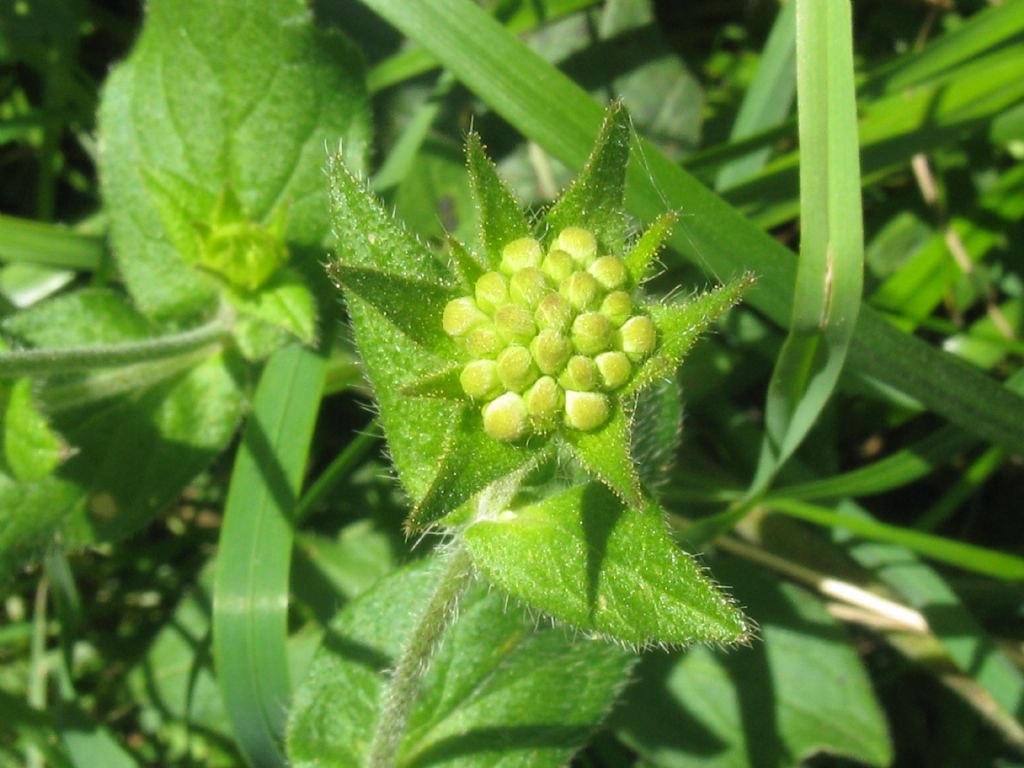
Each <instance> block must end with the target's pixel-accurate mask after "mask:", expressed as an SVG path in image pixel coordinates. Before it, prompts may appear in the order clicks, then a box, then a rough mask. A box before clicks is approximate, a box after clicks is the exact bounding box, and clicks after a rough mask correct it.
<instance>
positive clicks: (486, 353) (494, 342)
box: [466, 323, 505, 359]
mask: <svg viewBox="0 0 1024 768" xmlns="http://www.w3.org/2000/svg"><path fill="white" fill-rule="evenodd" d="M504 348H505V341H504V339H502V338H501V336H499V335H498V330H497V329H496V328H495V327H494V326H493V325H491V324H490V323H487V324H485V325H478V326H477V327H476V328H474V329H473V330H472V331H470V332H469V333H467V334H466V349H467V351H468V352H469V354H471V355H472V356H473V357H476V358H481V357H487V358H491V359H493V358H495V357H497V355H498V353H499V352H501V350H503V349H504Z"/></svg>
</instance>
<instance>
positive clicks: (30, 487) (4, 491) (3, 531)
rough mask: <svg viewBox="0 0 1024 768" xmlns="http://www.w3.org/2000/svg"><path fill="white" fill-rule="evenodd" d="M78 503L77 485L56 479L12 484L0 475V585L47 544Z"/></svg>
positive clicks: (80, 495) (48, 478)
mask: <svg viewBox="0 0 1024 768" xmlns="http://www.w3.org/2000/svg"><path fill="white" fill-rule="evenodd" d="M82 503H83V499H82V494H81V490H80V489H79V488H78V486H77V485H76V484H75V483H73V482H70V481H68V480H64V479H62V478H60V477H57V476H54V475H50V476H49V477H44V478H42V479H41V480H36V481H32V482H16V481H15V480H13V479H11V478H10V477H8V476H7V475H5V474H3V473H0V584H3V583H4V582H6V581H7V580H8V579H10V577H11V576H13V575H14V574H15V572H16V571H17V569H18V568H19V567H21V565H22V564H24V563H26V562H28V561H29V560H31V559H33V558H35V557H37V556H39V555H40V554H41V553H42V552H43V551H44V550H45V549H46V548H47V547H48V546H49V545H51V544H52V543H53V541H54V536H55V533H56V532H57V531H59V530H60V528H61V526H62V525H63V524H64V522H65V520H66V519H67V517H68V515H69V514H70V513H71V512H72V511H73V510H75V509H76V508H77V507H79V506H81V505H82Z"/></svg>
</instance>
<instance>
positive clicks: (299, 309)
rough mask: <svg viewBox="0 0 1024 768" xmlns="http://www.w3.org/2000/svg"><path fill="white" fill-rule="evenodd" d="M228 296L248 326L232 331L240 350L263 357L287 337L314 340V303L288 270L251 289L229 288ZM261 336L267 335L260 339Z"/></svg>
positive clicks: (304, 340)
mask: <svg viewBox="0 0 1024 768" xmlns="http://www.w3.org/2000/svg"><path fill="white" fill-rule="evenodd" d="M225 295H226V297H227V300H228V301H229V302H230V303H231V305H232V306H233V307H234V308H235V310H236V311H237V312H238V315H239V321H238V322H239V325H241V324H242V322H243V321H244V322H245V323H246V324H247V326H248V328H246V327H237V328H236V329H235V331H234V335H235V339H236V341H237V342H238V346H239V348H240V349H241V350H242V353H243V354H244V355H245V356H246V357H247V358H249V359H262V358H265V357H266V356H267V355H269V354H270V353H271V352H273V351H274V350H276V349H278V348H279V347H281V346H283V342H285V341H287V340H288V339H298V340H299V341H301V342H303V343H304V344H312V343H313V342H314V341H315V340H316V304H315V301H314V299H313V294H312V293H310V290H309V288H307V287H306V285H305V283H303V282H302V280H301V279H300V278H299V276H298V275H296V274H295V273H293V272H292V271H291V270H288V269H282V270H278V272H277V274H276V275H274V277H272V278H271V279H270V282H268V283H266V284H264V285H262V286H260V287H259V288H257V289H256V290H254V291H237V290H228V291H227V292H226V294H225ZM260 337H269V340H268V342H269V343H268V342H261V340H260Z"/></svg>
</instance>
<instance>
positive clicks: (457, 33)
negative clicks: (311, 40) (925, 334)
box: [362, 0, 1024, 452]
mask: <svg viewBox="0 0 1024 768" xmlns="http://www.w3.org/2000/svg"><path fill="white" fill-rule="evenodd" d="M362 2H363V3H364V4H365V5H367V6H369V7H370V8H372V9H373V10H374V11H376V12H377V13H379V14H380V15H381V16H383V17H384V18H385V19H386V20H388V21H389V22H391V23H392V24H394V25H395V26H396V27H398V28H399V29H400V30H401V31H403V32H404V33H406V34H407V35H408V36H409V37H411V38H412V39H414V40H416V41H417V42H419V43H420V44H421V45H423V46H424V48H426V49H428V50H430V51H431V53H433V54H434V55H435V56H436V57H437V58H438V59H439V60H440V61H441V62H442V63H443V64H444V65H445V66H446V67H448V68H449V69H450V70H451V71H452V72H453V73H454V75H455V76H456V77H457V78H458V79H459V80H460V81H461V82H462V83H463V84H465V85H466V86H467V87H468V88H470V89H471V90H472V91H474V92H475V93H477V94H478V95H479V96H480V97H481V98H483V99H484V100H485V101H486V102H487V104H488V105H489V106H491V107H492V108H493V109H494V110H495V111H496V112H497V113H499V114H500V115H501V116H502V117H504V118H505V119H506V120H507V121H509V122H510V123H511V124H512V125H513V126H515V127H516V128H517V129H518V130H520V131H521V132H522V133H523V134H524V135H526V136H527V137H528V138H529V139H531V140H532V141H535V142H536V143H538V144H539V145H540V146H542V147H543V148H544V149H545V150H546V151H548V152H550V153H551V154H552V155H554V156H555V157H557V158H558V159H559V160H561V161H562V162H564V163H566V164H567V165H568V166H570V167H572V168H580V167H581V166H582V165H583V163H584V161H585V160H586V158H587V153H588V150H589V148H590V147H591V146H592V143H593V138H594V136H595V135H596V134H597V131H598V127H599V126H600V124H601V120H602V115H603V110H602V108H601V107H600V106H599V105H598V104H597V102H595V101H594V100H593V99H591V98H590V97H589V96H588V95H587V94H586V93H585V92H584V91H583V90H582V89H581V88H579V86H577V85H576V84H574V83H573V82H572V81H571V80H569V79H568V78H567V77H566V76H565V75H563V74H562V73H560V72H559V71H558V70H556V69H555V68H554V67H552V66H551V65H550V64H547V63H546V62H544V61H543V60H541V59H540V58H539V57H538V56H536V55H535V54H534V53H533V52H531V51H530V50H529V49H528V48H527V47H526V46H524V45H523V44H522V43H520V42H519V41H518V40H517V39H516V38H515V37H514V36H512V35H511V34H509V33H508V32H507V31H506V30H504V29H502V28H501V26H500V25H499V24H497V23H496V22H495V21H494V20H493V19H490V18H489V17H488V16H487V14H486V13H485V12H483V11H482V10H481V9H480V8H478V7H477V6H475V5H474V4H473V3H471V2H467V0H422V2H418V3H404V2H399V0H362ZM509 61H514V62H516V66H515V67H509V66H507V63H508V62H509ZM627 190H628V195H627V203H628V205H629V206H630V208H631V210H632V212H633V213H635V214H636V215H638V216H639V217H640V218H642V219H644V220H653V219H654V218H655V217H656V216H658V215H659V214H661V213H663V212H664V211H665V209H666V208H667V207H674V208H678V209H680V210H684V211H686V213H687V218H686V220H685V225H686V226H685V227H680V228H679V230H678V231H677V232H676V233H675V235H674V236H673V237H672V239H671V240H670V243H671V245H672V247H673V248H674V249H675V250H677V251H678V252H679V253H680V254H682V255H683V256H685V257H686V258H687V259H689V260H691V261H693V262H695V263H697V264H700V265H701V266H703V267H704V268H705V269H706V270H708V271H710V272H712V273H714V274H718V275H725V276H729V275H735V274H739V273H741V272H744V271H747V270H750V271H753V272H755V273H756V274H757V275H758V287H757V289H756V290H753V291H751V292H750V294H749V296H748V301H749V302H750V304H751V305H753V306H754V307H756V308H757V309H758V310H760V311H761V312H763V313H764V314H765V315H767V316H768V317H770V318H771V319H772V320H773V321H774V322H776V323H777V324H779V325H788V319H789V318H788V316H789V314H790V312H791V302H792V292H793V284H794V275H795V270H794V261H793V258H792V253H791V252H790V251H789V250H788V249H786V248H785V247H784V246H783V245H781V244H780V243H778V242H776V241H774V240H773V239H772V238H771V237H770V236H768V235H767V234H765V233H764V232H762V231H760V230H759V229H758V228H757V227H756V226H755V225H753V224H752V223H751V222H750V221H748V220H746V219H745V218H744V217H743V216H741V215H740V214H739V213H737V212H736V210H735V209H733V208H732V207H730V206H729V205H728V204H726V203H725V202H724V201H723V200H721V198H719V197H717V196H715V195H714V194H712V193H710V192H709V191H708V190H707V189H706V188H705V187H703V186H702V185H701V184H700V182H698V181H697V180H696V179H695V178H693V177H692V176H691V175H689V174H688V173H686V172H685V171H683V170H682V169H681V168H679V167H678V166H677V165H675V164H674V163H672V162H671V161H670V160H669V159H668V158H666V157H665V156H664V155H662V154H661V153H660V152H658V151H657V150H656V149H655V148H653V147H652V146H651V145H649V144H648V143H646V142H643V141H639V142H637V143H636V144H635V145H634V154H633V162H632V163H631V165H630V168H629V171H628V175H627ZM849 360H850V363H851V364H852V365H855V366H856V367H857V369H858V370H859V371H860V372H862V373H866V374H868V375H870V376H872V377H874V378H876V379H878V380H879V381H881V382H883V383H885V384H888V385H890V386H892V387H894V388H896V389H898V390H899V391H901V392H903V393H905V394H907V395H909V396H911V397H913V398H914V399H916V400H918V401H919V402H921V403H922V404H924V405H925V406H926V407H928V408H930V409H932V410H934V411H935V412H936V413H939V414H941V415H943V416H944V417H946V418H947V419H949V420H950V421H952V422H953V423H955V424H957V425H959V426H960V427H962V428H963V429H965V430H967V431H969V432H972V433H973V434H976V435H979V436H981V437H983V438H984V439H986V440H988V441H991V442H994V443H997V444H1000V445H1003V446H1004V447H1006V448H1009V449H1010V450H1012V451H1017V452H1020V451H1024V398H1022V397H1020V396H1017V395H1015V394H1013V393H1011V392H1009V391H1007V390H1005V389H1003V388H1001V387H1000V386H999V384H998V383H997V382H995V381H993V380H992V379H991V378H989V377H988V376H986V375H984V374H982V373H980V372H978V371H976V370H973V369H972V368H970V367H969V366H967V365H963V364H960V363H958V362H957V361H956V360H954V359H953V358H952V357H951V356H950V355H948V354H945V353H943V352H941V351H939V350H936V349H933V348H932V347H930V346H928V345H927V344H926V343H924V342H922V341H920V340H918V339H915V338H913V337H911V336H908V335H907V334H905V333H902V332H900V331H899V330H897V329H896V328H893V327H892V326H891V325H890V324H889V323H888V322H887V321H886V320H884V319H883V318H882V317H881V316H880V315H879V314H878V313H877V312H873V311H870V310H869V309H868V308H867V307H864V308H862V309H861V312H860V317H859V320H858V327H857V331H856V334H855V336H854V339H853V342H852V344H851V347H850V352H849ZM940 381H941V382H942V383H941V386H940V385H939V384H938V382H940Z"/></svg>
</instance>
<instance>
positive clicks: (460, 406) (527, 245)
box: [293, 105, 750, 766]
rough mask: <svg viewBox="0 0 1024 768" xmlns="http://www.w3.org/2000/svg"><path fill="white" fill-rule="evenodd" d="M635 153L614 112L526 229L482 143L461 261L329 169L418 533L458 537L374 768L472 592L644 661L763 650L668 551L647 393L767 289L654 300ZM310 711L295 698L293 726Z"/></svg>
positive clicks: (375, 748) (343, 276)
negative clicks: (725, 315) (627, 191)
mask: <svg viewBox="0 0 1024 768" xmlns="http://www.w3.org/2000/svg"><path fill="white" fill-rule="evenodd" d="M629 144H630V124H629V119H628V116H627V114H626V112H625V110H624V109H623V108H622V107H621V106H620V105H613V106H612V107H611V108H610V109H609V111H608V114H607V117H606V120H605V123H604V125H603V127H602V130H601V132H600V135H599V136H598V139H597V143H596V146H595V148H594V150H593V153H592V155H591V157H590V159H589V161H588V162H587V164H586V166H585V168H584V170H583V172H582V173H581V175H580V177H579V178H578V179H577V181H576V182H575V183H574V184H573V185H572V186H571V187H570V188H569V189H568V190H567V191H566V192H565V194H564V195H563V196H562V197H561V199H559V200H558V201H557V202H556V203H555V204H554V205H553V206H552V207H551V208H550V209H548V210H547V211H546V212H545V213H544V214H543V215H542V216H540V217H538V218H537V219H536V220H535V221H532V222H531V220H530V218H529V217H528V216H527V214H526V213H525V212H524V211H523V210H522V209H521V208H520V207H519V205H518V204H517V203H516V201H515V200H514V198H513V196H512V194H511V193H510V192H509V190H508V189H507V188H506V187H505V185H504V184H503V183H502V182H501V180H500V179H499V178H498V175H497V173H496V170H495V167H494V165H493V163H492V162H491V161H490V160H489V159H488V158H487V157H486V155H485V154H484V151H483V149H482V146H481V143H480V139H479V138H478V137H477V136H476V135H474V134H471V135H470V136H469V138H468V141H467V146H466V154H467V162H468V170H469V177H470V182H471V187H472V191H473V194H474V197H475V201H476V205H477V206H478V208H479V213H480V231H479V243H478V244H477V246H476V247H470V246H468V245H465V244H463V243H460V242H457V241H455V240H454V239H452V240H450V242H449V248H448V254H447V256H438V255H437V254H435V253H433V252H432V251H431V250H429V249H428V248H427V247H425V246H424V245H422V244H421V243H420V242H418V241H417V240H416V238H415V237H413V236H411V235H410V234H408V233H407V232H406V231H405V230H404V229H403V227H402V225H401V224H400V223H399V222H397V221H395V220H394V219H393V218H392V217H391V216H389V215H388V214H387V213H386V212H385V211H384V210H383V209H382V207H381V206H380V204H379V203H378V202H377V201H376V200H375V199H374V198H373V197H372V196H371V195H370V194H369V193H368V192H367V191H366V189H365V187H364V185H363V184H362V183H361V182H360V181H359V179H358V178H357V177H356V176H355V175H353V174H352V173H350V172H349V171H348V169H347V168H346V167H345V166H344V164H343V163H342V162H341V161H340V159H338V158H335V159H333V160H332V161H331V163H330V167H329V176H330V184H331V199H332V204H333V218H334V227H335V237H336V247H337V251H336V255H335V257H334V258H333V259H332V261H331V264H330V270H331V273H332V275H333V276H334V277H335V278H336V280H337V282H338V283H339V285H340V286H341V287H342V288H343V290H344V294H345V299H346V303H347V307H348V310H349V314H350V317H351V321H352V327H353V331H354V333H355V339H356V342H357V344H358V347H359V350H360V354H361V356H362V360H363V363H364V365H365V372H366V376H367V378H368V380H369V382H370V384H371V385H372V387H373V389H374V391H375V393H376V397H377V401H378V404H379V408H380V420H381V422H382V424H383V427H384V430H385V433H386V436H387V439H388V445H389V449H390V453H391V458H392V460H393V462H394V466H395V469H396V470H397V473H398V477H399V479H400V481H401V482H402V484H403V486H404V487H405V489H406V491H407V492H408V494H409V496H410V497H411V499H412V513H411V515H410V517H409V519H408V523H407V528H408V531H409V532H410V533H415V532H420V531H424V530H427V529H434V530H439V531H443V532H445V533H447V534H448V535H449V537H450V539H451V542H450V544H449V545H448V547H447V548H446V549H447V563H448V565H447V566H446V568H445V569H444V570H443V572H442V571H438V574H440V575H439V576H438V577H437V578H438V583H437V585H436V590H435V591H434V594H433V598H432V599H430V600H428V601H425V605H426V608H425V609H424V615H423V617H422V618H421V619H420V620H419V623H418V624H417V626H416V628H415V629H414V630H413V632H412V635H411V638H410V640H409V642H408V645H407V648H406V651H405V653H404V656H403V657H402V658H401V659H400V661H399V663H398V665H397V667H396V668H395V670H394V673H393V676H392V678H391V682H390V683H389V688H388V690H387V691H386V692H385V694H384V698H383V701H382V704H381V712H380V714H379V717H378V726H377V734H376V736H375V738H374V740H373V743H372V744H371V745H370V747H369V749H368V754H369V764H370V765H375V766H384V765H391V764H393V761H394V759H395V755H396V754H397V753H398V750H399V746H400V743H401V739H402V733H403V730H404V724H405V722H406V718H407V716H408V712H409V707H410V706H411V702H412V699H413V698H414V696H415V690H416V685H417V681H418V679H419V677H420V676H421V675H422V674H423V671H424V669H425V668H426V659H427V658H428V657H429V655H430V654H431V653H432V652H433V651H434V650H435V649H436V647H437V644H438V642H439V639H440V637H441V635H442V633H443V632H444V631H445V628H446V626H447V625H448V624H449V622H450V621H451V620H452V617H453V616H454V613H455V612H454V608H455V606H456V605H457V602H458V600H459V597H460V595H461V594H462V592H463V590H464V589H465V587H466V585H467V584H468V583H469V582H470V580H471V579H470V577H471V576H472V575H476V574H478V575H481V576H482V577H483V578H484V579H485V580H486V581H488V582H489V583H490V584H492V585H494V586H496V587H498V588H499V589H500V590H502V591H504V592H506V593H507V594H509V595H511V596H513V597H515V598H518V599H519V600H520V601H522V603H524V604H525V605H526V606H527V607H528V608H529V609H531V610H533V611H534V612H537V613H539V614H542V615H546V616H549V617H551V618H553V619H555V620H556V621H558V622H561V623H564V624H566V625H569V626H571V627H574V628H577V629H578V630H582V631H583V632H584V633H587V634H590V635H594V636H601V637H604V638H607V639H610V640H614V641H618V642H619V643H621V644H625V645H626V646H628V647H632V648H639V647H644V646H648V645H651V644H660V645H677V644H687V643H692V642H712V643H718V644H728V643H735V642H737V641H741V640H743V639H744V638H745V637H746V636H747V634H748V627H747V624H746V623H745V621H744V619H743V616H742V615H741V613H740V612H739V611H738V610H737V609H736V608H735V607H734V606H733V605H732V603H731V602H730V601H729V600H728V598H727V597H725V596H724V595H723V594H722V593H721V592H720V591H719V590H718V589H717V588H716V587H715V586H714V585H713V584H712V583H711V582H710V581H709V580H708V579H707V578H706V577H705V576H704V575H703V573H702V571H701V569H700V567H699V566H698V565H697V564H696V563H695V562H694V561H693V560H692V559H691V558H690V557H689V556H687V555H686V554H685V553H683V552H682V551H681V550H680V549H679V548H678V547H677V545H676V544H675V542H674V541H673V539H672V538H671V535H670V534H669V532H668V531H667V529H666V526H665V524H664V521H663V513H662V511H661V509H660V507H659V505H658V502H657V501H656V499H655V498H654V496H653V495H652V493H651V491H650V489H649V488H648V487H647V486H646V485H645V483H644V482H643V480H642V479H641V478H642V477H644V476H645V475H646V474H647V473H646V472H644V471H642V470H644V469H645V468H644V467H643V466H642V462H643V461H645V456H643V455H637V456H634V455H633V453H634V451H633V450H632V447H633V446H634V444H636V441H635V439H634V438H635V435H634V432H635V431H636V428H637V427H636V426H635V424H636V423H637V422H638V419H637V418H636V415H637V409H638V402H639V401H640V398H641V395H642V394H643V393H644V392H645V391H646V390H649V389H651V388H654V387H655V385H660V384H662V383H663V382H664V381H665V380H666V379H670V378H671V377H672V376H673V374H674V371H675V369H676V367H677V366H678V365H679V363H680V362H681V360H682V358H683V356H684V354H685V353H686V352H687V350H688V349H689V348H690V346H691V345H692V344H693V343H694V341H695V340H696V339H697V337H698V336H699V335H700V333H701V332H703V331H704V330H705V329H707V327H708V326H709V325H710V323H711V322H712V321H713V320H714V319H715V318H716V317H718V316H719V315H720V314H721V313H722V312H724V311H725V310H726V309H727V308H728V307H730V306H731V305H732V304H734V303H735V302H736V301H737V300H738V299H739V297H740V295H741V293H742V292H743V290H744V289H745V288H746V287H747V285H749V282H750V281H749V279H747V278H743V279H740V280H737V281H735V282H733V283H731V284H729V285H727V286H725V287H723V288H720V289H718V290H716V291H713V292H711V293H707V294H704V295H701V296H698V297H696V298H694V299H692V300H690V301H688V302H686V303H673V302H670V301H658V300H655V299H652V298H649V297H647V296H646V295H645V292H644V289H643V283H644V281H645V279H646V278H647V277H648V276H649V275H650V273H651V271H652V269H653V267H654V263H655V257H656V255H657V253H658V251H659V249H660V247H661V245H662V243H663V241H664V239H665V238H666V236H667V235H668V233H669V231H670V228H671V226H672V224H673V222H674V219H675V216H674V214H673V213H671V212H670V213H666V214H665V215H664V216H662V217H661V218H659V219H658V220H657V221H656V222H654V224H653V225H652V226H651V227H650V228H649V229H647V230H646V232H644V233H643V234H642V235H640V236H639V237H636V238H629V237H628V226H627V219H626V215H625V211H624V206H623V185H624V179H625V167H626V162H627V158H628V154H629ZM673 392H674V391H673ZM661 396H663V394H662V395H661ZM665 426H666V425H664V424H661V425H660V428H664V427H665ZM677 430H678V424H676V423H673V424H670V425H668V430H667V432H668V433H669V434H671V435H674V434H675V433H676V432H677ZM663 431H664V430H663ZM308 706H311V705H310V704H309V702H304V701H303V700H302V698H301V697H300V700H299V701H297V703H296V707H295V709H296V712H297V713H298V714H296V715H295V717H296V718H298V721H300V722H303V721H308V720H309V718H308V717H305V718H304V716H303V714H302V712H303V710H304V708H306V707H308ZM293 722H294V721H293Z"/></svg>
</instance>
